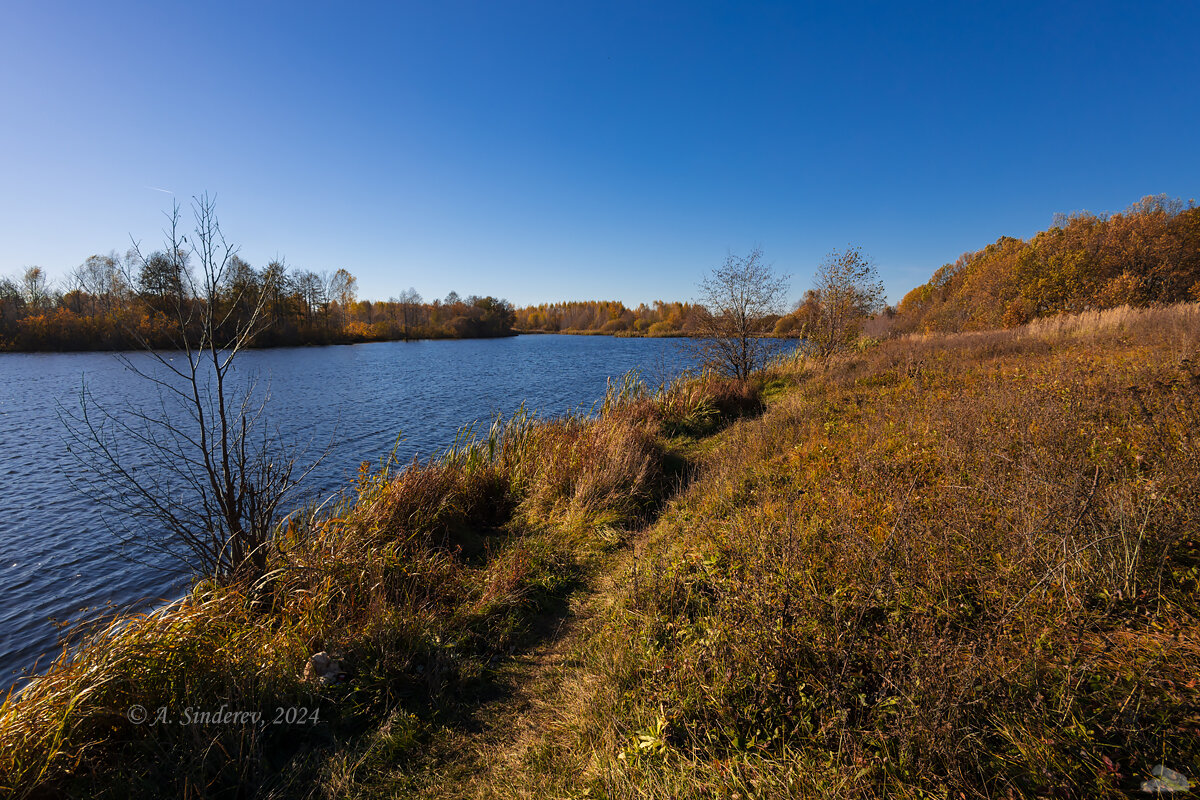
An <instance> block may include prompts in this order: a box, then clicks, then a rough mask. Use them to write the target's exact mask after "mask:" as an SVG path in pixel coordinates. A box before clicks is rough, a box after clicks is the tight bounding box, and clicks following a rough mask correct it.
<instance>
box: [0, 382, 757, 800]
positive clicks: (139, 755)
mask: <svg viewBox="0 0 1200 800" xmlns="http://www.w3.org/2000/svg"><path fill="white" fill-rule="evenodd" d="M758 407H759V401H758V394H757V389H756V388H755V387H754V386H751V385H746V384H734V383H730V382H727V381H723V380H720V379H716V378H701V379H696V380H689V381H685V382H682V383H679V384H676V385H674V386H672V387H668V388H666V389H664V390H661V391H658V392H653V393H652V392H650V391H648V390H647V389H646V388H645V387H644V386H643V385H641V384H640V383H638V382H637V381H635V380H632V379H629V380H626V381H625V382H623V383H621V384H619V385H616V386H613V387H612V389H611V390H610V392H609V394H608V397H607V398H606V399H605V401H604V403H603V405H602V407H601V408H600V409H599V410H598V413H596V414H594V415H590V416H586V417H584V416H578V417H571V418H567V419H558V420H550V421H538V420H535V419H532V418H529V417H527V416H525V415H523V414H519V415H517V416H516V417H515V418H513V419H510V420H507V421H504V422H497V423H496V424H495V425H493V426H492V428H491V429H490V430H489V431H487V432H481V433H480V434H479V435H474V434H472V433H471V432H469V431H468V432H464V433H463V434H462V436H461V437H460V440H459V441H458V442H456V443H455V445H454V446H453V447H452V448H451V449H450V450H449V451H448V452H447V453H446V454H445V455H444V456H443V457H441V458H439V459H436V460H434V461H432V462H430V463H427V464H416V463H414V464H411V465H407V466H399V465H387V466H385V467H383V468H382V469H378V470H371V469H368V468H366V466H365V465H364V469H363V471H362V472H361V473H360V477H359V482H358V486H357V492H356V496H355V497H354V498H353V499H352V500H350V501H347V502H346V503H345V504H344V505H343V506H341V507H339V508H336V509H331V510H325V511H321V512H317V511H313V512H311V513H308V514H305V515H302V516H301V517H300V518H299V519H297V520H296V521H294V522H293V523H292V524H291V525H290V526H289V527H288V529H287V530H286V531H284V532H283V533H282V534H281V536H280V539H279V546H278V548H277V552H276V553H275V555H274V556H273V563H272V568H273V569H272V572H271V574H270V575H269V576H268V579H267V580H265V581H263V582H262V584H261V585H259V586H257V587H252V588H248V589H245V590H239V589H233V588H214V587H207V586H198V587H197V588H196V589H195V590H194V591H193V592H192V594H191V596H190V597H189V598H187V599H185V600H184V601H182V602H180V603H178V604H175V605H173V606H172V607H170V608H168V609H166V610H163V611H160V612H158V613H154V614H149V615H143V616H138V617H133V618H123V619H120V620H117V621H114V622H113V623H112V624H111V625H110V626H109V627H108V628H107V629H106V630H102V631H100V632H98V633H96V634H95V635H94V636H93V637H92V638H91V639H90V640H89V641H86V642H84V643H83V644H82V645H81V646H80V647H79V649H77V650H76V651H74V652H73V653H66V652H64V654H63V655H62V656H61V657H60V658H59V659H58V660H57V661H56V662H55V663H53V664H52V665H51V666H50V667H49V669H48V671H47V673H46V675H45V676H44V677H41V678H38V679H35V680H34V681H32V682H31V683H30V685H29V686H28V687H27V688H26V689H25V690H24V691H23V692H22V693H21V694H20V695H19V696H17V697H10V698H9V699H8V700H7V701H6V702H5V703H4V705H3V707H0V794H2V795H4V796H10V795H11V796H18V797H19V796H57V795H63V794H66V795H70V796H103V795H112V796H142V797H161V796H180V797H233V796H254V795H261V796H275V795H284V796H306V795H307V794H309V793H310V791H312V790H313V789H314V787H316V788H318V789H321V788H323V789H324V790H327V791H328V792H330V793H334V794H336V793H337V792H338V787H343V786H346V785H352V784H353V783H354V782H355V781H356V780H357V779H358V775H359V773H360V772H363V773H366V774H370V772H371V767H372V765H380V764H385V763H392V762H396V761H399V762H400V763H404V764H412V765H416V764H419V763H420V762H421V760H422V758H423V753H424V752H425V751H426V750H427V749H428V748H427V745H428V743H429V742H430V740H431V737H433V736H435V735H438V733H439V731H442V730H443V729H451V730H453V729H456V728H457V727H458V726H461V725H462V724H464V723H465V722H466V721H467V719H468V717H469V712H470V710H471V709H473V708H474V707H475V706H476V705H478V704H479V703H480V702H481V701H482V700H483V699H484V698H487V697H491V696H494V695H495V694H496V692H497V691H499V689H498V685H497V683H496V680H495V677H496V675H497V673H498V671H499V670H502V669H504V667H505V665H506V664H507V663H508V662H509V661H511V660H512V659H513V658H514V657H517V656H519V655H520V654H521V653H522V652H524V651H525V650H526V649H528V648H529V647H530V646H532V645H534V644H535V643H536V642H537V641H538V639H539V638H540V637H542V636H544V635H545V633H546V631H547V630H548V629H549V626H550V625H551V624H552V622H553V620H555V619H557V618H559V617H561V615H562V614H563V613H564V611H565V609H566V605H565V603H566V601H567V598H568V597H569V596H570V595H571V594H572V593H573V592H576V591H577V590H578V589H579V587H581V586H583V585H585V583H586V581H587V580H588V578H589V575H590V574H591V572H592V571H593V569H594V567H595V565H596V564H597V563H598V561H599V560H601V559H603V557H604V555H605V554H606V553H609V552H611V551H613V550H614V549H615V548H618V547H619V546H620V545H621V543H622V541H623V537H624V536H625V531H626V530H627V529H628V528H630V527H631V526H636V525H638V524H640V523H641V522H642V521H644V520H647V519H650V518H652V517H653V516H654V515H655V514H656V512H657V509H658V507H659V506H660V505H661V503H662V502H663V500H664V499H665V498H666V497H667V496H669V494H670V493H672V492H673V491H674V490H675V489H676V488H677V487H678V485H679V484H680V482H681V481H682V480H683V479H684V477H685V474H684V473H685V467H686V465H685V463H684V461H683V460H682V458H681V456H680V454H679V451H678V449H679V447H680V443H681V442H686V441H689V440H691V439H692V438H694V437H696V436H703V435H706V434H708V433H711V432H712V431H713V430H715V429H716V428H718V427H720V426H721V425H723V424H725V423H726V422H727V421H729V420H731V419H733V418H734V417H737V416H739V415H742V414H745V413H750V412H753V411H755V410H756V409H757V408H758ZM317 652H326V653H330V654H334V655H335V656H336V658H337V660H338V661H340V663H341V664H342V666H343V669H344V672H345V673H346V678H347V679H346V680H339V681H337V682H333V683H329V684H324V683H321V682H319V681H316V682H314V681H311V680H306V679H305V677H304V674H305V669H306V664H307V662H308V660H309V657H310V655H311V654H313V653H317ZM135 706H137V707H140V708H144V709H146V710H147V712H146V713H147V718H146V719H145V720H144V721H143V720H141V719H138V718H136V712H135V718H134V719H133V720H131V719H130V716H129V709H130V708H133V707H135ZM289 708H297V709H304V711H303V712H299V713H297V712H290V713H289V712H286V709H289ZM158 709H165V712H164V713H165V714H166V715H167V718H168V719H169V722H165V721H161V720H160V719H159V711H158ZM276 709H285V712H284V714H283V724H271V723H272V722H275V721H277V719H278V718H279V717H280V713H279V712H277V711H276ZM222 710H224V711H233V712H239V711H259V712H262V714H263V717H264V719H263V722H264V723H266V724H257V721H253V720H249V721H247V720H243V721H240V722H236V723H233V724H230V723H227V722H221V723H218V724H190V725H185V724H181V721H182V720H183V719H184V718H185V717H186V718H187V719H188V720H189V721H190V720H193V719H194V718H195V714H196V713H197V712H210V713H211V712H219V711H222ZM301 715H302V716H303V718H304V720H305V721H306V723H307V724H300V723H299V722H298V719H299V717H300V716H301ZM313 715H315V716H316V720H317V721H316V723H315V724H314V723H312V722H311V720H312V717H313ZM139 723H140V724H139ZM155 723H157V724H155Z"/></svg>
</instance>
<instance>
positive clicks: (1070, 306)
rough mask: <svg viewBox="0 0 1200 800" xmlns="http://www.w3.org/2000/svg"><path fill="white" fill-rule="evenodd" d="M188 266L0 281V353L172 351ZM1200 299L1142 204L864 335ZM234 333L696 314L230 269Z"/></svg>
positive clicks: (921, 294) (686, 331)
mask: <svg viewBox="0 0 1200 800" xmlns="http://www.w3.org/2000/svg"><path fill="white" fill-rule="evenodd" d="M180 263H182V264H183V267H182V268H183V269H184V270H186V269H187V265H186V259H172V258H169V257H168V256H167V255H165V254H163V253H161V252H160V253H154V254H151V255H150V256H149V257H148V258H141V257H140V256H137V254H135V253H133V252H132V251H131V252H130V253H127V254H126V255H125V256H120V255H118V254H116V253H110V254H109V255H106V256H99V255H94V256H91V257H89V258H88V259H87V260H85V261H84V262H83V264H81V265H80V266H79V267H77V268H76V269H75V270H73V271H72V272H71V274H70V276H69V277H68V278H67V280H66V281H65V282H64V285H63V286H62V287H60V288H54V287H51V286H50V285H49V284H48V282H47V279H46V275H45V272H44V271H43V270H42V269H41V268H40V267H30V268H28V269H26V270H25V272H24V274H23V275H22V276H20V277H18V278H0V350H105V349H128V348H131V347H141V346H147V345H148V346H152V347H161V348H169V347H173V346H176V345H177V342H176V341H175V339H174V338H173V334H174V331H175V330H176V329H177V320H176V319H174V317H173V315H172V312H171V309H177V308H178V303H179V301H181V300H182V301H185V303H190V304H195V303H198V302H201V301H199V300H198V299H196V298H194V297H190V298H189V297H186V295H187V294H188V291H187V286H188V281H187V280H186V275H183V274H180V266H179V264H180ZM1188 300H1192V301H1197V300H1200V208H1197V207H1196V206H1195V205H1194V203H1192V202H1189V203H1187V204H1185V203H1184V202H1183V201H1182V200H1179V199H1172V198H1168V197H1167V196H1166V195H1157V196H1148V197H1145V198H1143V199H1142V200H1140V201H1138V202H1137V203H1134V204H1133V205H1132V206H1130V207H1129V208H1128V209H1126V210H1125V211H1124V212H1122V213H1117V214H1112V215H1105V214H1092V213H1089V212H1077V213H1073V214H1069V215H1058V216H1057V217H1056V219H1055V221H1054V224H1053V225H1052V226H1051V227H1050V228H1049V229H1048V230H1045V231H1042V232H1040V233H1038V234H1036V235H1034V236H1033V237H1031V238H1029V239H1017V238H1014V237H1010V236H1002V237H1000V238H999V239H998V240H997V241H996V242H995V243H993V244H990V245H988V246H987V247H985V248H983V249H982V250H978V251H975V252H972V253H965V254H964V255H962V256H960V257H959V258H958V260H956V261H955V262H954V263H952V264H946V265H944V266H942V267H941V268H940V269H938V270H937V271H936V272H934V274H933V276H932V277H931V278H930V280H929V281H928V282H927V283H925V284H923V285H921V286H918V287H917V288H915V289H913V290H912V291H910V292H909V293H908V294H907V295H905V296H904V299H903V300H902V301H901V302H900V303H899V305H898V306H897V307H895V308H892V307H887V308H885V309H884V311H883V313H882V314H878V315H876V318H875V319H874V320H873V321H871V322H869V323H868V324H867V325H866V326H865V327H864V329H863V331H864V332H865V333H867V334H869V335H872V336H880V335H883V334H884V333H886V332H889V331H890V332H891V333H910V332H918V333H919V332H950V331H960V330H983V329H989V328H1011V327H1015V326H1018V325H1023V324H1025V323H1026V322H1029V321H1030V320H1032V319H1034V318H1037V317H1045V316H1051V315H1054V314H1060V313H1078V312H1081V311H1085V310H1095V309H1105V308H1114V307H1117V306H1125V305H1127V306H1135V307H1137V306H1147V305H1154V304H1166V303H1176V302H1181V301H1188ZM217 302H218V303H220V304H221V305H222V306H223V307H222V308H221V313H222V314H223V315H225V316H227V317H228V319H229V320H230V322H231V324H234V323H237V322H239V321H241V320H242V319H244V318H245V315H246V314H249V313H251V311H252V310H253V309H255V308H256V307H258V305H259V304H260V303H261V313H262V320H261V329H260V331H259V333H258V334H257V335H256V337H255V340H254V344H255V346H259V347H276V346H288V345H306V344H318V345H319V344H348V343H354V342H369V341H390V340H397V339H438V338H460V339H461V338H487V337H495V336H510V335H513V334H514V333H522V332H530V333H589V334H610V335H615V336H689V335H694V334H696V332H697V329H696V316H697V315H696V312H697V311H698V310H699V309H700V308H701V307H700V306H699V305H697V304H694V303H687V302H664V301H661V300H656V301H654V303H653V304H650V305H647V304H645V303H642V304H640V305H638V306H637V307H636V308H629V307H627V306H625V305H624V304H623V303H621V302H619V301H615V300H613V301H572V302H559V303H542V304H540V305H534V306H526V307H523V308H514V307H513V306H512V305H511V304H510V303H509V302H508V301H506V300H503V299H499V298H495V297H491V296H488V297H478V296H475V295H471V296H468V297H466V298H461V297H459V295H458V294H457V293H455V292H451V293H450V294H449V295H448V296H447V297H446V298H445V299H444V300H433V301H431V302H426V301H424V300H423V299H422V297H421V295H420V294H418V293H417V292H416V290H415V289H409V290H408V291H405V292H403V293H401V294H400V295H399V296H398V297H392V298H390V299H388V300H386V301H371V300H359V299H358V297H357V281H356V280H355V278H354V276H353V275H351V274H350V273H349V272H348V271H346V270H345V269H339V270H337V271H336V272H334V273H332V274H330V273H327V272H326V273H316V272H312V271H308V270H300V269H295V270H289V269H288V268H287V267H286V266H285V265H284V264H283V263H282V262H279V261H273V262H271V263H270V264H268V265H266V266H265V267H263V268H261V269H255V268H254V267H253V266H251V265H250V264H248V263H247V262H245V261H243V260H242V259H240V258H238V257H236V256H235V257H234V258H233V259H231V261H230V265H229V269H228V271H227V274H226V276H225V278H224V281H223V284H222V291H221V292H220V297H219V298H218V300H217ZM820 303H821V298H820V297H819V296H818V294H817V293H815V292H813V291H809V292H808V293H807V294H806V295H805V296H804V297H803V298H802V299H801V300H800V301H799V302H798V303H797V304H796V305H795V306H794V308H793V309H792V310H791V311H789V312H788V313H786V314H784V315H782V316H775V315H771V316H769V317H768V318H765V319H763V320H761V322H762V323H763V325H762V330H763V331H771V332H772V333H773V335H775V336H792V337H797V336H798V337H803V336H804V335H805V331H806V330H807V329H808V326H809V324H810V321H811V320H812V319H813V318H815V317H816V316H818V313H817V312H818V311H819V308H817V306H819V305H820Z"/></svg>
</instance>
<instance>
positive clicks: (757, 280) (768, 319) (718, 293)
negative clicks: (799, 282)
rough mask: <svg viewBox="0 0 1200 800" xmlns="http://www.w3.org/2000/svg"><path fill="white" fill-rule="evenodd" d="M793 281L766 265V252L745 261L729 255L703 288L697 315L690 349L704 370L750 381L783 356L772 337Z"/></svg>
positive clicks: (695, 311)
mask: <svg viewBox="0 0 1200 800" xmlns="http://www.w3.org/2000/svg"><path fill="white" fill-rule="evenodd" d="M788 278H789V276H787V275H777V274H776V273H775V272H774V270H773V269H772V268H771V266H770V265H769V264H766V263H764V261H763V256H762V250H760V249H758V248H755V249H754V250H751V251H750V253H749V254H748V255H746V256H745V257H742V256H736V255H732V254H731V255H729V256H728V257H726V259H725V263H723V264H722V265H721V266H719V267H717V268H716V269H714V270H713V271H712V273H711V274H710V275H709V276H708V277H707V278H705V279H704V280H703V281H702V282H701V283H700V297H699V305H698V306H697V307H695V308H694V309H693V312H692V313H693V318H694V325H695V331H696V336H697V337H698V338H696V339H693V340H692V343H691V345H690V349H692V350H693V351H694V354H695V355H696V356H697V357H698V360H699V361H700V363H701V364H703V365H704V366H706V367H711V368H713V369H716V370H719V371H720V372H723V373H725V374H727V375H729V376H731V377H734V378H738V379H741V380H745V379H746V378H748V377H749V376H750V373H751V372H753V371H754V370H756V369H759V368H761V367H762V366H763V365H764V364H766V362H767V361H768V360H769V359H770V358H771V356H773V355H774V354H775V353H776V352H778V350H779V348H780V346H781V344H782V343H781V342H780V340H778V339H775V338H773V337H770V336H769V334H770V333H771V331H772V329H773V327H774V325H775V320H776V318H777V315H778V314H779V313H780V311H781V310H782V309H783V305H784V300H785V296H786V293H787V286H788Z"/></svg>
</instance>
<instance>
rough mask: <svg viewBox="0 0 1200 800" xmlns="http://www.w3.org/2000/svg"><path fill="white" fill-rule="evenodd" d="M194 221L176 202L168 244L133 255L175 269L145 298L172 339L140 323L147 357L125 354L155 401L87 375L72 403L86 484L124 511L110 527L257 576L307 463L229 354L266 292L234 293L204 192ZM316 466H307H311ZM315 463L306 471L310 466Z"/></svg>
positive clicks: (231, 260) (155, 268) (250, 332)
mask: <svg viewBox="0 0 1200 800" xmlns="http://www.w3.org/2000/svg"><path fill="white" fill-rule="evenodd" d="M192 208H193V215H194V223H195V228H194V230H193V233H192V234H191V237H190V239H189V237H188V236H186V235H183V234H182V232H181V231H180V213H179V206H178V205H176V206H175V207H174V208H173V210H172V213H171V214H170V215H169V217H168V219H169V220H170V223H169V228H168V230H167V231H166V232H165V236H166V241H165V242H164V245H165V246H164V248H163V249H162V250H161V251H158V252H156V253H153V254H151V255H149V256H144V255H142V252H141V250H140V248H137V247H136V245H135V249H134V252H135V254H136V258H135V262H136V264H137V266H139V267H140V272H141V274H142V275H168V276H170V277H171V281H170V291H167V292H162V293H158V292H154V293H153V294H152V296H151V297H150V298H147V306H148V307H149V308H150V309H151V310H152V313H158V314H159V315H161V316H160V317H159V319H165V322H164V323H163V324H165V325H167V326H168V327H169V329H170V333H171V339H172V341H173V342H174V344H175V347H176V348H178V349H177V350H170V351H164V350H156V349H154V348H152V347H151V346H150V344H149V342H148V341H147V340H146V339H145V338H143V337H141V335H140V334H138V332H137V331H133V332H131V335H133V336H135V337H137V338H138V340H139V341H140V342H141V344H142V350H143V351H144V357H138V358H135V357H131V356H124V355H122V356H119V358H120V359H121V360H122V361H123V363H124V365H125V367H126V368H127V369H128V370H129V371H130V372H131V373H132V374H134V375H137V376H138V377H140V378H142V379H144V380H146V381H148V382H149V383H150V384H153V385H154V386H155V388H156V389H157V393H158V399H157V402H156V403H154V404H153V405H151V406H149V407H139V408H130V409H122V410H115V409H112V408H108V407H106V406H104V405H103V404H102V403H100V402H98V401H97V399H96V398H95V397H94V396H93V395H92V394H91V393H90V392H89V391H88V389H87V387H86V385H85V386H84V388H83V390H82V393H81V397H80V408H79V410H78V412H73V413H68V414H66V415H65V416H66V419H65V420H64V421H65V422H66V423H67V428H68V432H69V435H70V438H71V440H72V452H74V453H75V455H76V456H77V458H78V459H79V460H80V462H81V465H82V467H83V471H82V473H81V476H80V477H79V479H78V481H77V483H78V484H79V485H80V487H81V488H82V489H83V490H84V491H85V492H86V493H87V494H88V495H89V496H91V497H92V498H93V499H95V500H96V501H98V502H99V503H101V504H102V505H104V506H106V507H108V508H109V509H111V510H113V511H115V512H118V519H117V520H116V521H114V522H113V523H112V527H113V529H114V531H115V532H116V533H117V534H118V536H120V538H122V539H123V540H124V541H126V542H127V543H130V544H133V545H136V546H142V547H148V548H150V549H153V550H157V551H159V552H162V553H166V554H168V555H169V556H172V557H174V558H175V559H177V560H178V561H180V562H182V563H183V564H184V565H185V566H186V567H187V568H188V569H190V570H191V571H193V572H198V573H200V574H202V575H206V576H210V577H215V578H218V579H222V580H232V579H238V580H249V581H252V580H255V579H257V578H258V577H260V576H262V575H263V574H264V572H265V571H266V565H267V556H268V549H269V546H270V544H271V542H272V537H273V535H274V532H275V529H276V526H277V523H278V520H279V509H280V505H281V503H282V502H283V500H284V499H285V497H286V496H287V495H288V494H289V493H290V492H291V491H292V489H293V488H294V487H295V486H296V484H297V482H298V481H299V480H300V478H302V477H303V475H300V476H297V475H296V451H295V449H294V448H289V447H286V446H283V445H282V444H280V442H279V440H278V438H277V437H276V436H275V435H273V433H272V432H271V431H270V430H268V429H267V427H266V421H265V419H264V418H263V412H264V409H265V405H266V400H265V399H256V392H255V386H254V383H253V381H250V380H241V381H238V380H235V375H234V362H235V359H236V357H237V356H238V354H239V353H240V352H241V351H242V350H243V349H244V348H245V347H246V346H247V345H249V343H250V342H251V340H252V339H253V337H254V335H255V334H256V333H257V332H258V331H259V330H260V329H261V327H262V325H263V317H264V308H265V305H266V302H267V300H268V296H267V295H266V294H265V293H257V292H256V293H255V296H254V297H252V298H251V297H249V296H247V293H243V292H240V291H238V292H236V294H234V296H229V292H228V291H227V288H228V284H229V281H228V278H229V277H230V273H231V268H236V266H237V265H238V260H237V257H236V252H237V250H236V248H235V247H234V246H233V245H230V244H228V243H227V242H226V240H225V237H224V235H223V234H222V233H221V227H220V224H219V223H218V221H217V217H216V208H215V203H214V201H213V200H211V199H210V198H209V197H208V196H207V195H205V196H203V197H201V198H197V199H195V200H194V201H193V206H192ZM310 469H311V467H310ZM305 474H307V473H305Z"/></svg>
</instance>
